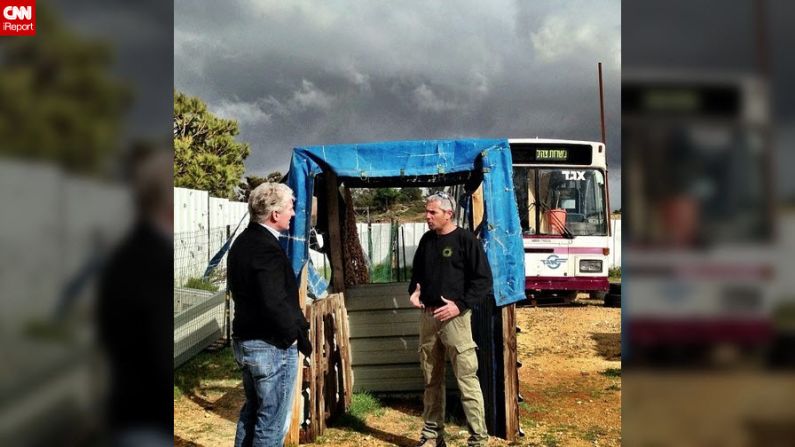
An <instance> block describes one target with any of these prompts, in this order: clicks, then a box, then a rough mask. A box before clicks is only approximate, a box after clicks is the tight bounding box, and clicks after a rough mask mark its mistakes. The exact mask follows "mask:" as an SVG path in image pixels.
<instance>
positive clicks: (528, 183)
mask: <svg viewBox="0 0 795 447" xmlns="http://www.w3.org/2000/svg"><path fill="white" fill-rule="evenodd" d="M514 190H515V193H516V200H517V205H518V208H519V216H520V219H519V220H520V223H521V225H522V232H523V233H524V234H525V235H533V234H539V235H557V234H561V228H559V225H557V222H560V225H565V227H566V229H567V230H568V231H569V232H571V234H572V235H574V236H605V235H607V220H606V210H605V197H604V194H605V180H604V174H603V173H602V172H601V171H600V170H598V169H592V168H590V169H588V168H586V169H573V168H564V169H544V168H533V167H514Z"/></svg>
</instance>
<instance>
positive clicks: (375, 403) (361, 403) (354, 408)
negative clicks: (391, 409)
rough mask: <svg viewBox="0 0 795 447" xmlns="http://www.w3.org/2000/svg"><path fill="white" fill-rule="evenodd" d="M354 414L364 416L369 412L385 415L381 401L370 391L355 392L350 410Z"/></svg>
mask: <svg viewBox="0 0 795 447" xmlns="http://www.w3.org/2000/svg"><path fill="white" fill-rule="evenodd" d="M348 413H350V414H351V415H353V416H356V417H360V418H364V417H366V416H367V415H369V414H375V415H376V416H383V414H384V407H383V406H382V405H381V401H380V400H378V398H376V397H375V396H373V395H372V394H370V393H368V392H366V391H365V392H361V393H354V395H353V399H351V408H350V410H348Z"/></svg>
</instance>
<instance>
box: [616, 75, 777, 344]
mask: <svg viewBox="0 0 795 447" xmlns="http://www.w3.org/2000/svg"><path fill="white" fill-rule="evenodd" d="M766 88H767V87H766V82H765V81H764V80H763V79H762V78H760V77H759V76H756V75H754V74H734V75H729V74H711V73H693V72H690V73H665V72H660V71H657V72H651V73H627V74H626V75H625V76H624V78H623V82H622V109H623V114H622V142H623V147H624V158H623V166H624V175H623V177H624V181H625V184H626V185H627V188H628V191H629V192H631V194H627V195H625V199H624V203H625V205H626V207H625V212H624V220H625V225H626V230H627V234H626V236H625V237H626V244H625V247H626V250H625V252H624V256H626V257H627V258H626V259H628V261H627V266H628V268H627V269H626V270H627V271H626V272H625V273H626V274H627V275H629V276H628V277H631V280H630V281H629V282H628V284H627V286H630V287H631V288H630V289H627V288H626V287H624V289H625V290H624V298H625V299H624V302H623V305H624V316H625V319H624V329H625V331H624V336H625V337H626V338H625V340H627V342H626V343H625V346H624V349H625V350H627V349H628V350H629V351H625V354H628V353H629V352H630V351H631V352H633V355H634V356H637V357H639V359H640V357H643V353H646V352H654V353H658V352H662V353H664V352H669V351H670V352H672V353H673V352H674V351H675V352H676V353H677V355H682V354H683V353H684V354H687V355H691V354H692V355H693V356H694V357H696V358H703V355H704V354H710V353H711V352H717V351H714V349H713V348H715V347H723V346H734V347H741V348H752V349H757V348H761V347H764V346H766V345H767V344H769V342H770V340H771V337H772V330H773V327H772V323H773V322H772V319H771V306H772V304H773V303H772V289H771V287H770V285H771V283H772V279H773V273H774V272H773V263H772V256H771V254H772V245H773V242H774V238H773V236H774V231H773V226H774V225H773V188H772V181H771V166H770V155H771V151H770V144H769V118H768V107H769V98H768V95H767V91H766ZM630 267H631V269H630ZM705 348H706V349H705ZM721 351H723V350H721Z"/></svg>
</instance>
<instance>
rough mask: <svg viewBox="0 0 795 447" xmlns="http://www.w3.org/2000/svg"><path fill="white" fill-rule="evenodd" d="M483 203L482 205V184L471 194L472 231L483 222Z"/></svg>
mask: <svg viewBox="0 0 795 447" xmlns="http://www.w3.org/2000/svg"><path fill="white" fill-rule="evenodd" d="M483 209H484V203H483V183H481V184H480V186H478V189H476V190H475V192H473V193H472V230H473V231H474V230H475V228H477V227H478V225H480V223H481V222H483V215H484V211H483Z"/></svg>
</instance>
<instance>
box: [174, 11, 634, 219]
mask: <svg viewBox="0 0 795 447" xmlns="http://www.w3.org/2000/svg"><path fill="white" fill-rule="evenodd" d="M619 8H620V3H619V2H618V1H599V2H592V1H566V2H556V3H553V4H543V5H533V4H529V5H528V4H525V3H524V2H513V1H500V2H487V3H483V2H475V1H471V2H465V3H464V4H456V7H454V8H453V7H451V6H450V4H448V3H440V2H409V3H406V2H400V3H395V4H384V3H380V4H378V5H377V6H376V5H375V4H370V3H366V2H358V3H357V2H351V3H350V4H339V3H337V4H328V3H327V2H314V1H308V0H307V1H297V2H279V1H270V0H266V1H258V2H242V3H237V4H235V5H229V6H227V5H226V4H224V3H222V2H209V1H201V2H187V1H177V2H176V3H175V50H174V51H175V56H174V57H175V87H176V88H177V89H180V90H183V91H185V92H186V93H188V94H191V95H197V96H200V97H201V98H202V99H204V100H205V101H206V102H207V103H208V105H209V107H210V109H211V110H212V111H213V112H214V113H217V114H219V115H222V116H225V117H228V118H233V119H236V120H238V121H239V122H240V126H241V136H240V139H242V140H244V141H247V142H249V143H250V144H251V146H252V154H251V155H250V156H249V158H248V160H247V162H246V165H247V171H248V172H249V173H254V174H264V173H267V172H269V171H272V170H282V171H283V170H285V169H286V166H287V164H288V162H289V154H290V149H291V148H292V147H295V146H301V145H314V144H334V143H351V142H367V141H383V140H395V139H432V138H454V137H528V136H529V137H535V136H538V137H542V138H543V137H547V138H568V139H586V140H598V139H599V138H600V131H599V96H598V89H597V86H598V80H597V71H596V65H597V62H599V61H601V62H603V63H604V73H605V81H606V84H605V89H606V92H605V93H606V112H607V123H608V144H609V145H610V152H609V161H610V163H611V166H612V167H613V168H615V169H616V173H618V172H619V170H618V167H619V166H620V141H619V138H620V135H619V130H618V129H619V126H620V119H619V113H620V110H619V107H620V106H619V104H620V97H619V95H620V90H619V81H620V78H619V76H620V74H619V73H620V51H621V46H620V45H621V44H620V11H619ZM613 184H614V185H617V184H618V183H617V182H616V183H613ZM613 189H617V188H613ZM612 198H614V199H615V202H616V203H620V196H619V195H618V192H617V191H615V192H613V193H612Z"/></svg>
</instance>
